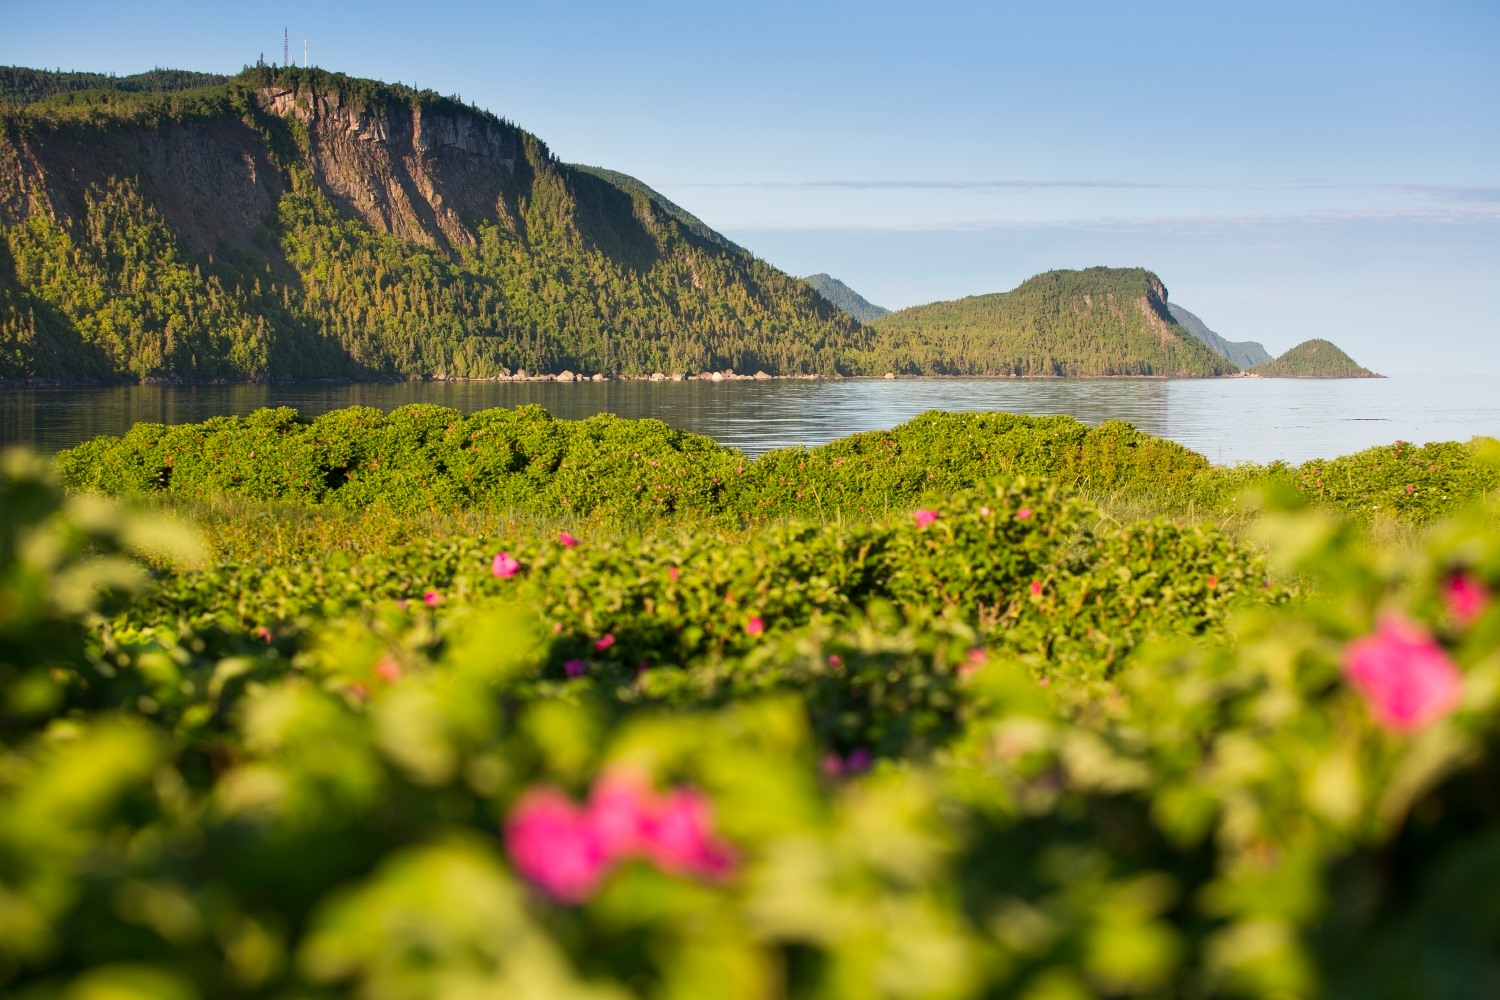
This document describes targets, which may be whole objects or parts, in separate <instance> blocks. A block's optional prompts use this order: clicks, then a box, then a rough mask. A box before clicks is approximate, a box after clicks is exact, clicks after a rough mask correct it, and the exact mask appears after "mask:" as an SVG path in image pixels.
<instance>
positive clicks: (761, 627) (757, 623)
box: [745, 615, 766, 635]
mask: <svg viewBox="0 0 1500 1000" xmlns="http://www.w3.org/2000/svg"><path fill="white" fill-rule="evenodd" d="M765 630H766V623H765V621H764V620H763V619H762V618H761V617H760V615H751V616H750V620H749V621H747V622H745V631H746V632H748V633H749V634H751V635H760V634H761V633H762V632H764V631H765Z"/></svg>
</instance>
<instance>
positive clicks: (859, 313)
mask: <svg viewBox="0 0 1500 1000" xmlns="http://www.w3.org/2000/svg"><path fill="white" fill-rule="evenodd" d="M802 280H803V281H805V282H807V283H808V284H809V285H811V286H812V288H813V290H814V291H816V292H817V293H818V294H819V295H821V296H823V298H825V299H827V300H828V301H829V302H832V303H833V304H834V305H836V306H838V307H839V308H840V309H842V310H843V311H844V312H846V313H848V314H849V315H850V316H853V317H854V318H855V319H857V320H859V321H860V322H861V323H873V322H875V321H876V320H877V319H879V318H880V317H882V316H885V315H888V314H889V313H890V310H889V309H886V308H884V307H883V306H877V305H876V304H875V303H873V302H871V301H869V300H868V299H866V298H865V297H864V296H863V295H861V294H859V293H858V292H856V291H855V290H854V289H852V288H850V287H849V286H848V285H846V284H844V283H843V282H842V281H840V280H839V279H837V278H835V277H833V276H832V275H829V274H812V275H808V276H807V277H806V278H803V279H802Z"/></svg>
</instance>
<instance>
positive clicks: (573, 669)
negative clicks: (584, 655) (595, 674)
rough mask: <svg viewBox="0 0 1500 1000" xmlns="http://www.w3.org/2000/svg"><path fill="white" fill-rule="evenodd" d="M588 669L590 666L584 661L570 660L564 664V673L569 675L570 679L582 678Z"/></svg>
mask: <svg viewBox="0 0 1500 1000" xmlns="http://www.w3.org/2000/svg"><path fill="white" fill-rule="evenodd" d="M587 669H588V664H586V663H584V662H583V661H582V660H569V661H568V662H567V663H564V664H563V673H565V674H567V675H568V676H569V677H582V676H583V674H584V671H586V670H587Z"/></svg>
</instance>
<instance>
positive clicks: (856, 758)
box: [844, 747, 872, 774]
mask: <svg viewBox="0 0 1500 1000" xmlns="http://www.w3.org/2000/svg"><path fill="white" fill-rule="evenodd" d="M871 763H872V759H871V757H870V751H868V750H866V749H865V748H864V747H855V748H854V749H853V750H850V751H849V756H847V757H845V758H844V767H845V768H847V769H848V771H849V773H850V774H860V773H862V772H864V771H868V770H869V769H870V764H871Z"/></svg>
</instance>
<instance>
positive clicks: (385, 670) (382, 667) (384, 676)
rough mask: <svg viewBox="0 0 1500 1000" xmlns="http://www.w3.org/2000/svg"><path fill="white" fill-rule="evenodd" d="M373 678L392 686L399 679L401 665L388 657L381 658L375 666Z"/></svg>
mask: <svg viewBox="0 0 1500 1000" xmlns="http://www.w3.org/2000/svg"><path fill="white" fill-rule="evenodd" d="M375 676H376V677H379V678H380V679H381V680H383V681H385V682H386V683H388V684H394V683H396V682H397V681H399V680H400V679H401V664H399V663H397V662H396V661H395V660H393V659H391V658H390V657H389V656H383V657H381V658H380V662H379V663H377V664H375Z"/></svg>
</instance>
